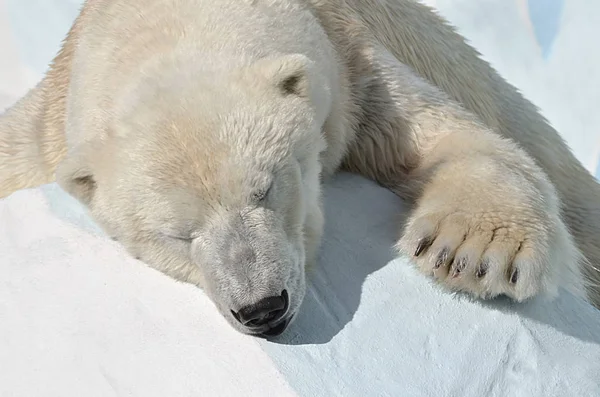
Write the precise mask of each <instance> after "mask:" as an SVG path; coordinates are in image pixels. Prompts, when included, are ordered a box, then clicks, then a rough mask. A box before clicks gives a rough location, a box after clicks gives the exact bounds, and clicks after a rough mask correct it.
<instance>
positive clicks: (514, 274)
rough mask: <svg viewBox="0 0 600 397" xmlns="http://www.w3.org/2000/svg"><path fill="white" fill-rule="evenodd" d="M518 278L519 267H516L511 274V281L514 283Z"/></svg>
mask: <svg viewBox="0 0 600 397" xmlns="http://www.w3.org/2000/svg"><path fill="white" fill-rule="evenodd" d="M518 280H519V269H518V268H516V267H515V269H514V270H513V272H512V274H511V275H510V282H511V283H512V284H516V283H517V281H518Z"/></svg>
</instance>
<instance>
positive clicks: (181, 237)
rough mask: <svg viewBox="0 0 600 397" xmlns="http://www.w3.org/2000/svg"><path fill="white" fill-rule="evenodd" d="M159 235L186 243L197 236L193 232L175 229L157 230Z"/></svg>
mask: <svg viewBox="0 0 600 397" xmlns="http://www.w3.org/2000/svg"><path fill="white" fill-rule="evenodd" d="M159 233H160V234H161V236H163V237H166V238H169V239H171V240H178V241H184V242H187V243H191V242H192V241H194V239H195V238H196V237H197V236H196V235H195V233H181V232H179V231H175V230H168V229H167V230H161V231H160V232H159Z"/></svg>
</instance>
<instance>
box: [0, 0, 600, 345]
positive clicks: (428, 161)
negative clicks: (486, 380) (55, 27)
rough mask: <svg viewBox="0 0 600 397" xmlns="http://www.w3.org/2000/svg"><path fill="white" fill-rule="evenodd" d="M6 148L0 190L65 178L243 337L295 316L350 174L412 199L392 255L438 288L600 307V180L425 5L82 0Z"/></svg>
mask: <svg viewBox="0 0 600 397" xmlns="http://www.w3.org/2000/svg"><path fill="white" fill-rule="evenodd" d="M0 161H1V162H0V164H1V165H0V196H5V195H7V194H9V193H11V192H12V191H14V190H16V189H20V188H26V187H32V186H36V185H39V184H42V183H47V182H50V181H53V180H54V178H55V175H56V180H57V181H58V182H59V184H60V185H61V186H62V187H63V188H64V189H65V190H66V191H68V192H69V193H70V194H72V195H73V196H75V197H76V198H78V199H79V200H80V201H81V202H83V203H84V204H85V205H86V206H87V207H88V208H89V210H90V212H91V214H92V216H93V217H94V218H95V219H96V220H97V221H98V223H99V224H100V225H101V226H102V227H103V228H104V229H105V230H106V231H107V233H108V234H110V235H111V236H113V237H114V238H116V239H117V240H119V241H120V242H121V243H122V244H123V245H124V246H125V247H126V248H127V249H128V250H129V252H131V254H132V255H134V256H136V257H138V258H140V259H141V260H143V261H145V262H146V263H148V264H150V265H151V266H153V267H154V268H156V269H158V270H160V271H162V272H164V273H165V274H167V275H169V276H171V277H173V278H175V279H177V280H181V281H185V282H189V283H193V284H196V285H198V286H199V287H201V288H203V289H204V291H205V292H206V293H207V294H208V295H209V296H210V297H211V299H212V300H213V301H214V303H215V304H216V306H217V307H218V309H219V310H220V312H221V313H222V314H223V316H225V317H226V318H227V319H228V321H229V322H230V323H231V324H232V325H233V326H234V327H235V328H236V329H238V330H239V331H241V332H244V333H248V334H252V335H259V336H273V335H277V334H279V333H281V332H283V331H284V330H285V328H286V327H287V325H288V324H289V322H290V321H291V320H292V318H293V317H294V315H295V313H296V312H297V310H298V308H299V306H300V304H301V302H302V300H303V296H304V290H305V266H306V265H307V264H309V265H310V263H311V262H313V261H314V260H315V257H316V253H317V251H318V248H319V241H320V238H321V234H322V229H323V211H322V205H321V198H320V192H321V184H322V183H323V182H326V181H327V178H328V177H329V176H331V175H332V174H333V173H334V172H336V171H337V170H339V169H344V170H348V171H352V172H356V173H359V174H362V175H364V176H366V177H369V178H372V179H373V180H375V181H377V182H379V183H380V184H382V185H383V186H386V187H388V188H389V189H391V190H392V191H394V192H395V193H397V194H398V195H400V196H402V197H403V198H405V199H407V200H411V202H412V203H413V204H414V209H413V211H412V212H411V216H410V218H409V220H408V221H407V223H406V224H405V225H403V226H404V228H403V230H402V234H401V238H400V239H399V242H398V244H397V248H398V249H399V252H401V253H403V254H405V255H410V256H412V257H413V258H414V262H415V264H416V265H417V267H418V269H420V270H421V271H422V272H423V273H424V274H425V275H432V276H433V279H435V280H437V281H438V282H439V283H440V284H441V285H443V286H445V287H447V288H449V289H451V290H459V291H465V292H467V293H470V294H472V295H474V296H477V297H481V298H490V297H494V296H497V295H500V294H504V295H508V296H510V297H512V298H513V299H515V300H517V301H522V300H524V299H527V298H530V297H533V296H535V295H537V294H540V293H549V294H552V293H554V292H556V290H557V288H558V287H561V286H562V287H566V288H570V289H572V290H573V291H575V292H579V293H580V294H581V295H583V296H586V297H587V298H588V299H589V300H590V301H591V302H592V303H593V304H595V305H596V306H600V290H599V288H598V285H599V284H600V273H599V272H598V269H597V266H598V264H599V263H600V247H599V245H598V240H597V239H598V235H599V232H600V186H599V185H598V184H597V183H596V182H595V180H594V179H593V177H592V176H591V175H590V174H589V173H588V172H587V171H586V170H585V169H584V168H583V167H582V166H581V164H580V163H579V162H578V161H577V160H576V159H575V158H574V156H573V155H572V154H571V152H570V151H569V149H568V148H567V147H566V145H565V144H564V143H563V141H562V140H561V139H560V137H559V135H558V134H557V133H556V132H555V131H554V130H553V129H552V127H550V126H549V125H548V123H547V122H546V121H545V120H544V119H543V117H542V116H540V115H539V113H538V112H537V110H536V108H535V107H534V106H533V105H532V104H531V103H530V102H528V101H527V100H525V99H524V98H523V97H522V96H521V95H520V94H519V93H518V92H517V90H516V89H515V88H513V87H512V86H511V85H509V84H508V83H506V82H505V81H504V80H503V79H502V78H501V77H499V76H498V74H497V73H496V72H495V71H494V70H493V69H492V68H491V67H490V66H489V65H488V64H486V63H485V62H484V61H482V60H481V59H480V58H479V56H478V54H477V52H476V51H475V50H474V49H472V48H471V47H470V46H468V45H467V44H465V41H464V39H463V38H462V37H461V36H459V35H458V34H457V33H455V32H454V31H453V30H452V28H450V27H449V26H448V25H447V24H446V23H445V22H444V21H443V20H442V19H440V17H438V16H437V15H436V14H435V13H434V12H432V11H431V10H430V9H429V8H427V7H426V6H424V5H422V4H420V3H417V2H416V1H412V0H387V1H383V0H378V1H363V0H245V1H242V0H88V1H87V2H86V3H85V5H84V7H83V9H82V11H81V14H80V15H79V17H78V18H77V20H76V21H75V23H74V25H73V27H72V29H71V31H70V32H69V35H68V37H67V39H66V41H65V42H64V45H63V47H62V49H61V51H60V53H59V54H58V56H57V57H56V58H55V60H54V62H53V64H52V65H51V68H50V69H49V71H48V73H47V75H46V76H45V78H44V79H43V80H42V81H41V82H40V84H39V85H38V86H37V87H35V88H34V89H33V90H31V91H30V92H29V93H28V94H27V95H26V96H25V97H24V98H23V99H22V100H21V101H19V102H18V103H17V104H16V105H15V106H14V107H13V108H11V109H9V110H8V111H7V112H6V114H5V115H4V116H3V118H2V119H0ZM365 205H373V203H365ZM400 226H401V225H399V230H400Z"/></svg>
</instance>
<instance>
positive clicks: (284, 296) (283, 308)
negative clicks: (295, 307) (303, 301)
mask: <svg viewBox="0 0 600 397" xmlns="http://www.w3.org/2000/svg"><path fill="white" fill-rule="evenodd" d="M288 306H289V298H288V293H287V291H286V290H283V292H282V293H281V295H280V296H270V297H268V298H263V299H261V300H259V301H258V302H256V303H254V304H252V305H248V306H245V307H243V308H242V309H240V311H238V312H237V313H236V312H234V311H233V310H232V311H231V314H233V317H235V318H236V319H237V320H238V321H239V322H240V323H242V324H243V325H244V326H246V327H260V326H261V325H265V324H267V323H271V322H275V321H278V320H279V319H281V317H283V316H284V315H285V313H286V312H287V309H288Z"/></svg>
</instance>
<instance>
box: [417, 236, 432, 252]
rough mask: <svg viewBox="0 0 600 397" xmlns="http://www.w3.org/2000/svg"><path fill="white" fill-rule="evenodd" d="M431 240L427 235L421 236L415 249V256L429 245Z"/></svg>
mask: <svg viewBox="0 0 600 397" xmlns="http://www.w3.org/2000/svg"><path fill="white" fill-rule="evenodd" d="M431 243H432V241H431V239H430V238H429V237H425V238H422V239H421V240H419V244H418V245H417V250H416V251H415V256H419V255H421V254H422V253H423V251H425V250H426V249H427V248H429V246H430V245H431Z"/></svg>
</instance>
